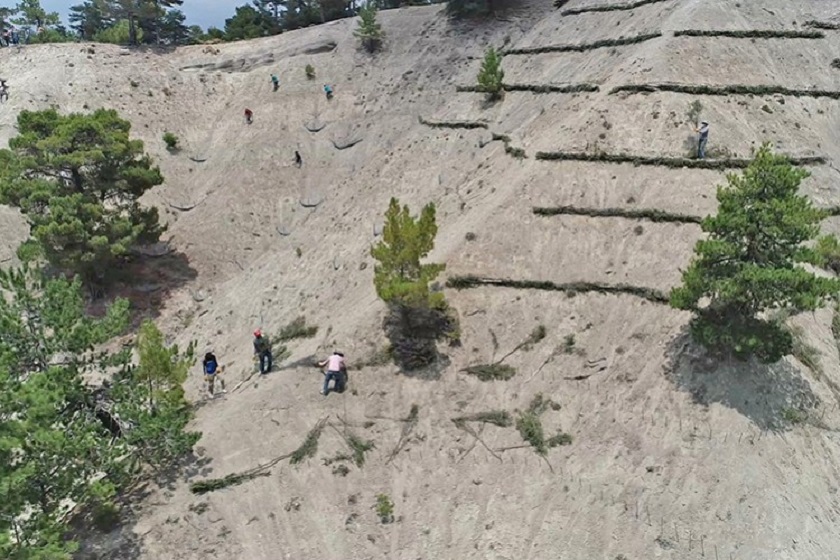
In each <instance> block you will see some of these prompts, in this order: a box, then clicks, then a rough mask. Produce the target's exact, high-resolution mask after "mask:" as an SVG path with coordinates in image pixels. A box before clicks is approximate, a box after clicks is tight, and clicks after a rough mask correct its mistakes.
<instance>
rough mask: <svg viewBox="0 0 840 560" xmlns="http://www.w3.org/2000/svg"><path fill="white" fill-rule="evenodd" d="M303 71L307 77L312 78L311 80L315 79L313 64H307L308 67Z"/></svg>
mask: <svg viewBox="0 0 840 560" xmlns="http://www.w3.org/2000/svg"><path fill="white" fill-rule="evenodd" d="M303 71H304V72H305V73H306V77H307V78H308V79H310V80H314V79H315V67H314V66H312V65H311V64H307V65H306V67H305V68H304V69H303Z"/></svg>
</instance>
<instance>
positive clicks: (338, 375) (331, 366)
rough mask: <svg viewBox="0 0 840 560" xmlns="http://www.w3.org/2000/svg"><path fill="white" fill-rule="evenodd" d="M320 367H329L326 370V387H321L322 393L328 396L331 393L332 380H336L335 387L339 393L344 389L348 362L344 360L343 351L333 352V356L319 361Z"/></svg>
mask: <svg viewBox="0 0 840 560" xmlns="http://www.w3.org/2000/svg"><path fill="white" fill-rule="evenodd" d="M318 366H319V367H324V366H326V367H327V371H326V372H324V387H323V389H321V394H322V395H324V396H327V395H329V394H330V381H333V382H334V385H333V389H335V390H336V391H338V392H339V393H340V392H342V391H343V390H344V377H345V375H347V374H346V372H347V364H346V362H345V361H344V354H342V353H341V352H333V353H332V356H330V357H329V358H327V359H326V360H324V361H323V362H318Z"/></svg>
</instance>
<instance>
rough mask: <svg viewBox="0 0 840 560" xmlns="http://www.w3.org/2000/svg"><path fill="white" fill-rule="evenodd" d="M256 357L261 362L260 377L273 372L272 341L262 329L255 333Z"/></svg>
mask: <svg viewBox="0 0 840 560" xmlns="http://www.w3.org/2000/svg"><path fill="white" fill-rule="evenodd" d="M254 357H255V358H256V359H258V360H259V361H260V375H265V374H266V373H268V372H269V371H271V359H272V357H271V341H270V340H268V337H265V336H263V335H262V331H261V330H260V329H257V330H255V331H254Z"/></svg>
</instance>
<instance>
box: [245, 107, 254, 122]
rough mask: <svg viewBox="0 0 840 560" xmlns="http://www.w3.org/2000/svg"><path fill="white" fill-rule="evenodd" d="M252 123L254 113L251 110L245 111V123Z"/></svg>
mask: <svg viewBox="0 0 840 560" xmlns="http://www.w3.org/2000/svg"><path fill="white" fill-rule="evenodd" d="M252 122H254V112H253V111H251V109H245V123H246V124H251V123H252Z"/></svg>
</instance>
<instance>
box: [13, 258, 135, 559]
mask: <svg viewBox="0 0 840 560" xmlns="http://www.w3.org/2000/svg"><path fill="white" fill-rule="evenodd" d="M0 290H2V291H3V294H4V297H2V298H0V324H2V325H3V334H2V336H0V410H2V414H0V488H2V493H3V499H2V500H0V557H1V558H51V559H52V558H69V553H70V552H71V551H72V550H73V549H74V545H73V543H72V542H69V541H66V540H65V532H66V527H65V526H64V524H65V523H66V520H65V514H66V513H67V508H68V506H69V505H70V504H78V505H80V506H88V505H96V504H98V503H101V502H102V501H107V500H108V499H110V497H111V496H113V494H114V492H115V481H117V480H121V479H122V478H123V476H124V471H123V466H122V465H121V463H120V461H119V457H120V456H121V455H122V454H123V453H124V452H125V450H124V449H122V448H120V447H119V446H111V444H110V443H111V441H110V440H111V435H110V434H109V433H108V432H107V430H106V429H105V428H104V427H103V424H102V422H101V421H100V419H99V418H97V416H96V413H95V407H94V403H95V401H94V398H93V394H92V393H91V391H90V389H89V388H88V387H87V386H86V385H85V384H84V382H83V378H82V374H83V372H85V371H94V370H96V369H103V368H104V367H105V365H106V364H107V363H108V362H109V359H108V358H107V357H106V356H105V355H104V354H103V353H101V352H96V351H94V346H95V345H98V344H101V343H103V342H105V341H107V340H108V339H110V338H111V337H112V336H114V335H116V334H118V333H120V332H122V331H123V330H124V329H125V327H126V326H127V325H128V302H126V301H118V302H117V303H115V304H114V305H113V306H112V307H111V308H110V309H109V311H108V313H107V315H106V316H105V317H104V318H102V319H93V318H90V317H87V316H86V315H85V314H84V307H85V302H84V299H83V298H82V293H81V286H80V284H79V282H70V281H67V280H64V279H60V278H59V279H49V280H48V279H45V278H44V277H43V276H42V275H41V274H40V273H39V272H37V271H34V270H31V269H29V270H27V269H24V270H18V271H8V272H0ZM10 537H11V538H10Z"/></svg>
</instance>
